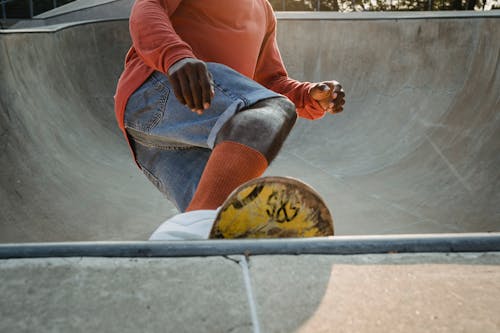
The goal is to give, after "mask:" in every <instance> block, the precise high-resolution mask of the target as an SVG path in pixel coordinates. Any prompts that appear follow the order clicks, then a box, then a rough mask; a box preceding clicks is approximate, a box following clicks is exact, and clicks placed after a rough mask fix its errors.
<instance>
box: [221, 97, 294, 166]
mask: <svg viewBox="0 0 500 333" xmlns="http://www.w3.org/2000/svg"><path fill="white" fill-rule="evenodd" d="M296 119H297V114H296V112H295V105H294V104H293V103H292V102H290V101H289V100H288V99H287V98H284V97H283V98H272V99H267V100H263V101H260V102H258V103H257V104H255V105H253V106H252V107H251V108H249V109H247V110H245V111H241V112H239V113H237V114H236V115H235V116H233V118H231V119H230V120H229V121H228V122H227V123H226V124H225V125H224V127H223V128H222V129H221V131H220V132H219V134H218V135H217V140H216V144H217V143H218V142H221V141H225V140H228V141H236V142H239V143H242V144H244V145H247V146H249V147H252V148H254V149H256V150H258V151H260V152H261V153H262V154H263V155H264V156H266V158H267V159H268V161H269V162H271V161H272V160H273V159H274V157H275V156H276V154H277V153H278V151H279V150H280V148H281V146H282V144H283V142H284V141H285V139H286V138H287V136H288V134H289V133H290V131H291V129H292V128H293V125H294V124H295V121H296Z"/></svg>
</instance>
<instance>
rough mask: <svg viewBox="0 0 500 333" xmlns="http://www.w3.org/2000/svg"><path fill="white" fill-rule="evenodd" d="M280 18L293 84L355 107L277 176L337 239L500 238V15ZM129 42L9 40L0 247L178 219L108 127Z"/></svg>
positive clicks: (1, 79) (121, 234)
mask: <svg viewBox="0 0 500 333" xmlns="http://www.w3.org/2000/svg"><path fill="white" fill-rule="evenodd" d="M279 17H280V18H281V19H280V21H279V27H278V29H279V36H278V37H279V43H280V48H281V52H282V55H283V58H284V61H285V63H286V64H287V67H288V70H289V73H290V75H291V76H292V77H295V78H297V79H301V80H309V81H320V80H326V79H336V80H338V81H340V82H342V83H343V85H344V87H345V90H346V92H347V105H346V108H345V111H344V113H343V114H341V115H337V116H328V117H325V118H324V119H322V120H320V121H316V122H310V121H305V120H304V121H300V122H299V124H298V125H297V127H296V128H295V130H294V132H293V134H292V136H291V137H290V138H289V140H288V141H287V144H286V147H285V148H284V150H283V151H282V153H281V154H280V156H279V157H278V159H277V160H276V161H275V163H274V164H273V165H272V167H271V168H270V170H269V171H268V174H273V175H289V176H295V177H299V178H301V179H303V180H305V181H306V182H308V183H310V184H311V185H313V186H314V187H315V188H316V189H317V190H318V191H319V192H320V193H321V194H322V195H323V196H324V197H325V199H326V201H327V202H328V204H329V206H330V207H331V209H332V212H333V216H334V219H335V221H336V232H337V234H339V235H342V234H390V233H435V232H438V233H439V232H476V231H477V232H479V231H499V230H500V204H499V203H500V191H499V190H498V189H499V188H500V97H499V96H500V94H499V92H500V74H499V68H498V66H499V52H500V40H498V38H494V37H493V36H495V35H496V34H497V32H498V31H499V29H500V20H498V15H497V14H494V13H490V14H485V15H482V14H467V15H463V16H462V17H459V18H451V17H440V16H439V14H438V15H437V16H433V17H422V16H412V14H405V17H401V15H399V16H398V15H395V16H394V17H392V16H390V15H389V16H388V15H387V14H386V15H385V16H384V17H381V16H371V15H370V16H365V15H361V16H360V15H357V16H351V17H350V16H344V17H343V18H344V19H340V20H339V19H331V17H337V18H338V16H335V15H333V16H328V15H326V14H280V15H279ZM349 18H352V19H349ZM129 45H130V40H129V36H128V22H127V21H126V20H118V21H107V22H95V23H87V24H79V25H73V26H68V27H65V28H61V27H59V28H58V29H50V28H49V29H46V30H45V31H41V30H40V31H38V32H36V31H35V30H26V31H18V32H9V33H6V32H3V33H1V34H0V135H1V138H2V140H1V143H0V149H1V153H2V155H1V158H0V184H1V188H0V242H28V241H74V240H118V239H131V240H140V239H145V238H146V237H147V236H148V235H149V234H150V233H151V231H152V230H153V229H154V228H155V227H156V226H157V225H158V224H159V223H161V222H162V221H163V220H165V219H166V218H167V217H169V216H171V215H172V214H174V213H175V209H174V208H173V206H172V205H170V204H169V203H168V202H167V201H166V200H165V199H164V198H163V197H162V196H161V195H160V194H158V193H157V191H156V189H155V188H154V187H153V186H152V185H150V184H149V183H148V182H147V181H146V179H145V177H143V176H142V175H141V174H140V172H139V171H138V170H137V169H136V168H135V166H134V165H133V162H132V161H131V158H130V155H129V152H128V148H127V146H126V145H125V142H124V140H123V138H122V137H121V134H120V133H119V131H118V129H117V126H116V122H115V119H114V114H113V99H112V96H113V94H114V89H115V85H116V81H117V78H118V76H119V74H120V72H121V69H122V66H123V58H124V55H125V52H126V50H127V48H128V47H129Z"/></svg>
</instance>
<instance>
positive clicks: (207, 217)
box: [149, 209, 218, 241]
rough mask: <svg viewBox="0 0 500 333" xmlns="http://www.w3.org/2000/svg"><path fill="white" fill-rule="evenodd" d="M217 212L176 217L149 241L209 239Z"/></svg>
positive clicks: (196, 212)
mask: <svg viewBox="0 0 500 333" xmlns="http://www.w3.org/2000/svg"><path fill="white" fill-rule="evenodd" d="M217 212H218V209H214V210H193V211H190V212H186V213H182V214H178V215H175V216H174V217H171V218H170V219H168V220H166V221H165V222H163V223H162V224H161V225H160V226H159V227H158V228H157V229H156V230H155V231H154V232H153V234H152V235H151V237H149V240H150V241H156V240H200V239H208V235H209V234H210V230H211V229H212V225H213V224H214V221H215V218H216V217H217Z"/></svg>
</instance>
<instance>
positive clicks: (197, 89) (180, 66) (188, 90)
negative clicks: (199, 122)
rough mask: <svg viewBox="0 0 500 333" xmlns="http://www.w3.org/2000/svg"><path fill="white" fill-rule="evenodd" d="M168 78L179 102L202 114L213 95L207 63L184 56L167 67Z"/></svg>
mask: <svg viewBox="0 0 500 333" xmlns="http://www.w3.org/2000/svg"><path fill="white" fill-rule="evenodd" d="M167 76H168V79H169V81H170V84H171V85H172V88H173V89H174V93H175V96H176V97H177V99H178V100H179V102H180V103H182V104H184V105H186V106H187V107H188V108H190V109H191V111H193V112H196V113H198V114H199V115H201V114H203V111H204V110H206V109H208V108H209V107H210V103H211V101H212V98H213V97H214V94H215V91H214V83H213V81H212V75H211V74H210V72H209V71H208V69H207V65H206V64H205V63H204V62H203V61H201V60H198V59H194V58H184V59H181V60H179V61H177V62H176V63H174V64H173V65H172V66H170V68H169V69H168V73H167Z"/></svg>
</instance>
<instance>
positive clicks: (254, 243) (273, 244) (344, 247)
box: [0, 233, 500, 259]
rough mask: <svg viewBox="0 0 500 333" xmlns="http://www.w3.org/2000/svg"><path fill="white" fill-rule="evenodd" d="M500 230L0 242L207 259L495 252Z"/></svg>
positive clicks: (24, 250) (22, 247)
mask: <svg viewBox="0 0 500 333" xmlns="http://www.w3.org/2000/svg"><path fill="white" fill-rule="evenodd" d="M499 251H500V233H477V234H474V233H470V234H428V235H394V236H393V235H391V236H336V237H329V238H312V239H311V238H310V239H274V240H272V239H265V240H208V241H206V240H205V241H172V242H167V241H150V242H148V241H146V242H68V243H20V244H1V245H0V259H14V258H18V259H19V258H58V257H135V258H153V257H208V256H224V255H246V256H253V255H304V254H324V255H354V254H383V253H429V252H434V253H436V252H437V253H439V252H446V253H449V252H499Z"/></svg>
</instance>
